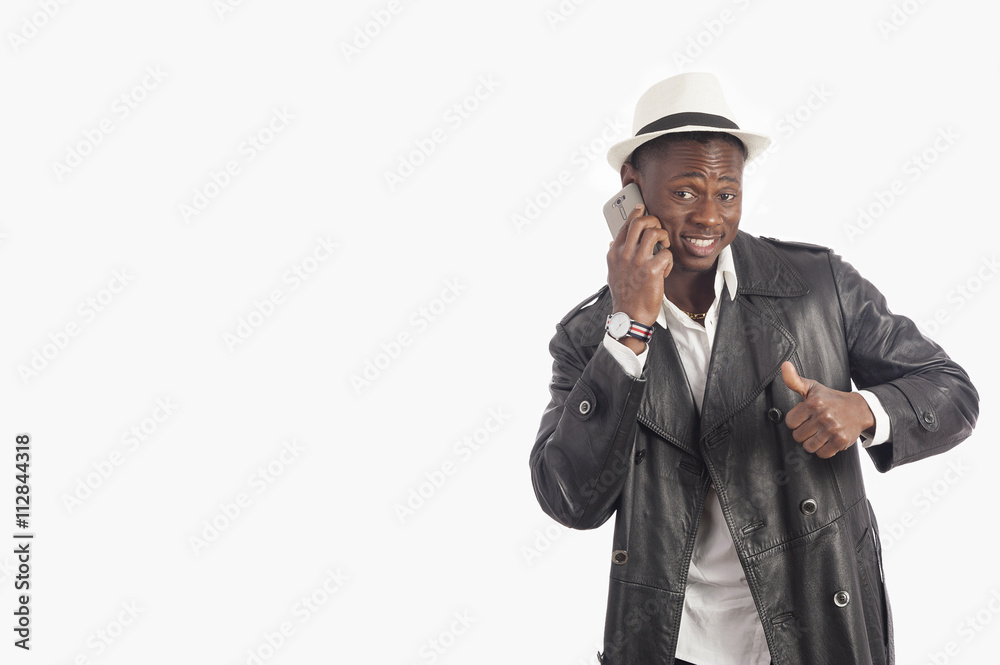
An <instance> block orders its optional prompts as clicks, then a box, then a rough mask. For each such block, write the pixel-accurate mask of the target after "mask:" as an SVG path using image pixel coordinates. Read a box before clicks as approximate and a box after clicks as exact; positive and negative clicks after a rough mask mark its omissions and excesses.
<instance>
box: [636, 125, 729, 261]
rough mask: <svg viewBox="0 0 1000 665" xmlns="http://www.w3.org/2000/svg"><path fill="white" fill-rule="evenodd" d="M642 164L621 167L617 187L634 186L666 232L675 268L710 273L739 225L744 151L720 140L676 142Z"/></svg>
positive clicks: (648, 157) (648, 156)
mask: <svg viewBox="0 0 1000 665" xmlns="http://www.w3.org/2000/svg"><path fill="white" fill-rule="evenodd" d="M642 166H643V170H642V172H639V171H638V170H636V169H635V167H633V166H632V165H631V164H628V163H626V166H625V167H624V168H623V170H622V183H623V186H624V185H625V184H628V182H633V181H634V182H635V183H636V184H637V185H638V186H639V189H640V190H641V192H642V198H643V201H645V203H646V211H647V214H650V215H653V216H654V217H656V218H658V219H659V220H660V225H661V226H662V227H663V228H664V229H665V230H666V231H667V232H668V233H669V234H670V251H671V253H672V254H673V258H674V269H675V270H676V269H680V270H685V271H691V272H703V271H706V270H712V269H713V268H714V266H715V261H716V259H717V258H718V256H719V252H721V251H722V249H723V248H724V247H726V246H727V245H728V244H729V243H731V242H732V241H733V238H735V237H736V231H737V229H738V228H739V225H740V216H741V215H742V212H743V198H742V182H743V153H742V152H741V151H740V150H739V148H737V147H736V146H734V145H732V144H730V143H727V142H726V141H724V140H712V141H710V142H708V143H699V142H697V141H681V142H679V143H674V144H671V145H669V146H668V147H667V149H666V152H665V154H664V153H663V152H662V151H661V152H660V153H659V154H656V153H654V154H649V155H647V156H646V158H645V159H644V163H643V165H642Z"/></svg>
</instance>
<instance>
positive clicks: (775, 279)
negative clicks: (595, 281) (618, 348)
mask: <svg viewBox="0 0 1000 665" xmlns="http://www.w3.org/2000/svg"><path fill="white" fill-rule="evenodd" d="M729 247H730V248H731V249H732V253H733V263H734V264H735V270H736V275H737V277H738V284H739V286H738V289H737V296H736V297H733V296H732V293H730V296H731V298H730V299H732V300H736V299H737V297H738V296H739V295H740V294H742V295H761V296H771V297H775V298H783V297H795V296H803V295H805V294H807V293H809V285H808V283H807V282H806V281H805V280H804V279H803V278H802V275H800V274H799V272H798V270H796V269H795V268H793V267H792V265H791V264H790V263H788V262H787V261H786V260H785V259H783V258H782V257H781V256H779V255H778V253H777V252H776V251H775V250H774V249H773V248H772V247H771V245H770V244H769V243H768V242H766V241H764V240H761V239H760V238H757V237H754V236H752V235H749V234H747V233H744V232H743V231H739V232H737V234H736V237H735V238H733V242H732V244H731V245H730V246H729ZM734 282H736V280H734ZM728 283H729V282H728V281H727V285H728ZM727 290H729V289H728V288H727ZM725 300H726V299H723V301H725ZM612 313H613V312H612V311H611V291H610V290H609V289H608V287H607V286H605V287H604V288H603V289H601V291H599V292H598V293H597V296H596V301H595V302H593V315H592V316H591V319H590V321H589V322H588V323H587V326H586V328H585V329H584V331H583V336H582V339H581V342H582V344H583V345H584V346H596V345H598V344H600V343H601V340H602V339H603V338H604V324H605V322H606V320H607V318H608V315H609V314H612Z"/></svg>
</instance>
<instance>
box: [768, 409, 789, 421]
mask: <svg viewBox="0 0 1000 665" xmlns="http://www.w3.org/2000/svg"><path fill="white" fill-rule="evenodd" d="M784 417H785V414H783V413H782V412H781V409H779V408H777V407H774V406H772V407H771V408H770V409H768V410H767V419H768V420H770V421H771V422H772V423H780V422H781V420H782V418H784Z"/></svg>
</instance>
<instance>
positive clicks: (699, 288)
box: [663, 261, 718, 314]
mask: <svg viewBox="0 0 1000 665" xmlns="http://www.w3.org/2000/svg"><path fill="white" fill-rule="evenodd" d="M717 266H718V261H716V265H715V266H713V267H712V268H711V269H710V270H706V271H704V272H689V271H685V270H678V269H674V270H671V271H670V275H668V276H667V278H666V279H665V280H663V294H664V295H665V296H666V297H667V300H669V301H670V302H672V303H674V304H675V305H677V307H679V308H680V309H681V310H682V311H685V312H691V313H692V314H702V313H704V312H707V311H708V308H709V307H711V306H712V302H713V301H714V300H715V273H716V269H717Z"/></svg>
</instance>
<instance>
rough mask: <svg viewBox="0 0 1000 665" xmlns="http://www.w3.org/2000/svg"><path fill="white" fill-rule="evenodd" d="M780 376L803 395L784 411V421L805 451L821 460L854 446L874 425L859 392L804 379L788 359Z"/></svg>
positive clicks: (782, 366)
mask: <svg viewBox="0 0 1000 665" xmlns="http://www.w3.org/2000/svg"><path fill="white" fill-rule="evenodd" d="M781 378H782V379H784V381H785V385H786V386H788V387H789V388H791V389H792V390H794V391H795V392H797V393H798V394H799V395H801V396H802V401H801V402H799V403H798V404H797V405H795V407H794V408H793V409H792V410H791V411H789V412H788V413H787V414H785V424H786V425H788V427H789V428H790V429H791V430H792V438H793V439H795V440H796V441H798V442H799V443H801V444H802V447H803V448H804V449H805V450H806V452H809V453H816V455H817V456H819V457H822V458H824V459H826V458H829V457H833V456H834V455H836V454H837V453H839V452H840V451H841V450H846V449H848V448H850V447H851V446H852V445H854V442H855V441H857V440H858V437H859V436H861V432H863V431H864V430H866V429H869V428H872V427H874V426H875V416H874V415H873V414H872V412H871V409H869V408H868V402H866V401H865V398H864V397H862V396H861V395H859V394H857V393H845V392H841V391H839V390H834V389H833V388H827V387H826V386H824V385H823V384H822V383H820V382H818V381H813V380H812V379H803V378H802V377H801V376H799V373H798V372H797V371H796V370H795V365H793V364H792V363H790V362H785V363H782V365H781Z"/></svg>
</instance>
